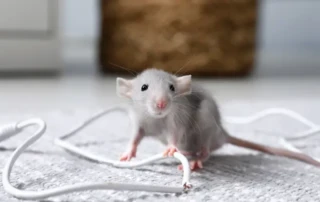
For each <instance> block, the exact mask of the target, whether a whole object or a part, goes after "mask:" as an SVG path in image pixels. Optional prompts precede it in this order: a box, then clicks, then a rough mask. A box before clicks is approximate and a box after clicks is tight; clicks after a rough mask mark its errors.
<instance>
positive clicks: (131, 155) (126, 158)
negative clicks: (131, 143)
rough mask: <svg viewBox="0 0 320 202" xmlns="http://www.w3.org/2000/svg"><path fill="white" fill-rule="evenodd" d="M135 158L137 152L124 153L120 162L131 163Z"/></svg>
mask: <svg viewBox="0 0 320 202" xmlns="http://www.w3.org/2000/svg"><path fill="white" fill-rule="evenodd" d="M134 157H136V150H131V151H130V152H127V153H124V154H123V155H122V156H121V157H120V161H130V160H131V159H132V158H134Z"/></svg>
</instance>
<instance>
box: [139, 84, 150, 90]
mask: <svg viewBox="0 0 320 202" xmlns="http://www.w3.org/2000/svg"><path fill="white" fill-rule="evenodd" d="M148 87H149V86H148V84H143V85H142V87H141V91H145V90H148Z"/></svg>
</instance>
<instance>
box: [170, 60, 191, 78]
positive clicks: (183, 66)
mask: <svg viewBox="0 0 320 202" xmlns="http://www.w3.org/2000/svg"><path fill="white" fill-rule="evenodd" d="M190 62H191V58H190V59H189V60H188V61H187V62H186V63H184V65H182V67H181V68H180V69H178V71H176V72H175V73H174V75H177V74H178V73H179V72H180V71H181V70H182V69H184V68H185V67H186V66H187V65H188V64H189V63H190Z"/></svg>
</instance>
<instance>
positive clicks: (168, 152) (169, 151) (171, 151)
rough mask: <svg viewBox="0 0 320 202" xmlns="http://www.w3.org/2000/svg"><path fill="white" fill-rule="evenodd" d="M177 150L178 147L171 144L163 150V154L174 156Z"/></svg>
mask: <svg viewBox="0 0 320 202" xmlns="http://www.w3.org/2000/svg"><path fill="white" fill-rule="evenodd" d="M177 151H178V149H177V148H176V147H175V146H172V145H171V146H169V147H168V148H167V149H166V150H165V151H164V152H163V156H173V154H174V153H175V152H177Z"/></svg>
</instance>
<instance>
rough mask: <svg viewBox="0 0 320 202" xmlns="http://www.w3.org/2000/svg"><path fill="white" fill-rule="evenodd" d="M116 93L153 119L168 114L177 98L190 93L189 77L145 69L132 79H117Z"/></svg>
mask: <svg viewBox="0 0 320 202" xmlns="http://www.w3.org/2000/svg"><path fill="white" fill-rule="evenodd" d="M117 93H118V95H119V96H121V97H127V98H129V99H131V100H132V101H133V103H134V105H135V106H136V107H137V108H139V109H141V110H142V111H144V112H146V113H147V114H148V115H150V116H152V117H154V118H162V117H165V116H166V115H168V114H169V112H170V110H171V109H172V106H173V105H174V99H175V98H176V97H177V96H181V95H186V94H189V93H191V75H187V76H181V77H177V76H174V75H172V74H169V73H167V72H165V71H162V70H159V69H155V68H152V69H147V70H145V71H143V72H142V73H141V74H139V75H138V76H137V77H135V78H134V79H129V80H127V79H123V78H117Z"/></svg>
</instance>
